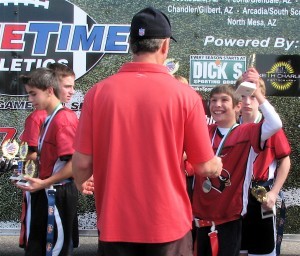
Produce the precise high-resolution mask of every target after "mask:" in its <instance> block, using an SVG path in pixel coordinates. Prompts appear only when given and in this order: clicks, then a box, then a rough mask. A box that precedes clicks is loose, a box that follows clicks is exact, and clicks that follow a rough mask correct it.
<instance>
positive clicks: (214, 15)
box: [0, 0, 300, 234]
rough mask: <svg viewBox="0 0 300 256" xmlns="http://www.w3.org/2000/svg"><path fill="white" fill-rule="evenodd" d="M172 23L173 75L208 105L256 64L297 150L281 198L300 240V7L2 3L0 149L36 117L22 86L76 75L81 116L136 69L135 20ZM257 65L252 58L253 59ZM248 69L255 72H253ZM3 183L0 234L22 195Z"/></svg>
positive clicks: (214, 1)
mask: <svg viewBox="0 0 300 256" xmlns="http://www.w3.org/2000/svg"><path fill="white" fill-rule="evenodd" d="M149 5H151V6H154V7H156V8H159V9H160V10H162V11H163V12H164V13H166V14H167V15H168V17H169V18H170V21H171V24H172V30H173V36H174V37H175V38H176V40H177V43H175V42H172V43H171V49H170V53H169V58H170V59H169V60H168V63H167V65H168V67H170V71H172V72H174V71H176V74H180V75H183V76H185V77H187V78H188V79H189V80H190V84H191V86H193V87H194V89H195V90H197V91H198V92H199V93H200V94H201V95H202V96H203V98H204V99H207V97H208V92H209V91H210V90H211V88H212V87H214V86H215V85H218V84H221V83H233V82H234V81H235V79H237V78H238V77H239V76H240V75H241V73H242V72H243V71H244V70H245V69H246V68H247V66H249V65H250V64H251V65H254V66H255V67H256V68H257V69H258V71H259V72H260V74H261V76H262V78H263V79H264V80H265V82H266V84H267V95H268V96H267V98H268V99H269V100H270V101H271V103H272V104H273V105H274V106H275V108H276V110H277V111H278V112H279V114H280V116H281V118H282V121H283V124H284V129H285V132H286V134H287V136H288V139H289V142H290V144H291V147H292V155H291V159H292V168H291V171H290V175H289V177H288V180H287V182H286V184H285V185H284V194H285V198H286V204H287V219H286V225H285V230H284V233H293V234H300V221H299V214H300V188H299V187H300V178H299V175H298V173H299V169H300V167H299V150H300V146H299V143H298V142H299V137H300V134H299V130H300V123H299V119H300V118H299V109H300V108H299V107H300V106H299V102H300V100H299V87H300V84H299V79H300V74H299V67H300V62H299V54H300V52H299V47H300V45H299V41H300V38H299V16H300V2H299V1H296V0H198V1H197V0H190V1H189V0H160V1H158V0H152V1H147V0H146V1H140V0H133V1H132V0H131V1H128V0H72V1H65V0H49V1H45V0H44V1H37V0H31V1H30V0H27V1H24V0H22V1H21V0H20V1H15V0H13V1H8V0H2V1H0V94H1V95H0V142H1V143H3V141H4V140H5V139H8V138H10V139H12V138H14V139H16V140H18V139H19V136H20V135H21V133H22V131H23V124H24V120H25V118H26V117H27V116H28V114H29V113H30V112H31V111H32V107H31V104H30V103H29V102H28V99H27V97H26V92H25V91H24V87H23V86H22V84H20V83H19V80H18V77H19V75H21V74H25V73H27V72H29V71H30V70H32V69H34V68H36V67H41V66H46V65H47V63H49V62H61V63H65V64H67V65H69V66H70V67H72V68H73V69H74V71H75V73H76V78H77V80H76V94H75V95H74V97H73V99H72V101H71V103H69V104H68V107H70V108H71V109H72V110H73V111H75V112H76V113H77V115H78V116H80V110H81V108H82V104H83V98H84V95H85V93H86V92H87V90H88V89H89V88H91V86H92V85H93V84H94V83H96V82H97V81H99V80H101V79H103V78H105V77H107V76H109V75H112V74H114V73H115V72H117V71H118V69H119V68H120V66H121V65H122V64H123V63H124V62H127V61H130V60H131V57H130V53H129V49H128V43H127V42H128V34H129V24H130V20H131V18H132V16H133V15H134V14H135V13H136V12H138V11H139V10H140V9H142V8H144V7H146V6H149ZM253 56H255V58H254V60H253V58H252V57H253ZM250 62H251V63H250ZM9 176H10V174H4V175H1V176H0V229H1V228H18V227H19V223H18V221H19V216H20V210H21V197H22V194H21V192H20V191H19V190H17V189H16V188H15V187H14V186H12V185H11V183H10V181H9V179H8V178H9ZM79 213H80V228H82V229H84V228H86V229H94V228H95V213H94V202H93V197H92V196H80V205H79Z"/></svg>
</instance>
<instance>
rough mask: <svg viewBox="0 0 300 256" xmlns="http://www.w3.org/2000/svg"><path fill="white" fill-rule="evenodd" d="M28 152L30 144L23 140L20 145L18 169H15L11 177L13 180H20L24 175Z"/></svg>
mask: <svg viewBox="0 0 300 256" xmlns="http://www.w3.org/2000/svg"><path fill="white" fill-rule="evenodd" d="M27 153H28V144H27V142H22V143H21V144H20V147H19V161H18V169H17V171H14V173H13V175H12V176H11V177H10V179H11V180H20V179H22V177H23V166H24V161H25V158H26V156H27Z"/></svg>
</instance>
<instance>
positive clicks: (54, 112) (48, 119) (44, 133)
mask: <svg viewBox="0 0 300 256" xmlns="http://www.w3.org/2000/svg"><path fill="white" fill-rule="evenodd" d="M62 107H63V106H62V104H61V103H59V104H58V106H57V107H56V108H55V109H54V111H53V113H52V114H51V115H50V116H49V117H48V118H47V119H46V120H45V122H44V124H43V130H42V132H41V134H40V136H39V141H38V153H39V154H40V153H41V150H42V146H43V143H44V139H45V136H46V134H47V131H48V128H49V125H50V123H51V121H52V119H53V117H54V116H55V115H56V113H57V112H58V110H60V109H61V108H62Z"/></svg>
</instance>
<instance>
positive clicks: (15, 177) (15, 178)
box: [9, 173, 23, 180]
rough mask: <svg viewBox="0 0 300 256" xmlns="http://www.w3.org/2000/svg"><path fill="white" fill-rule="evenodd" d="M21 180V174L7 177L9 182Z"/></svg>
mask: <svg viewBox="0 0 300 256" xmlns="http://www.w3.org/2000/svg"><path fill="white" fill-rule="evenodd" d="M22 178H23V175H22V174H19V173H14V174H13V175H12V176H10V177H9V179H10V180H21V179H22Z"/></svg>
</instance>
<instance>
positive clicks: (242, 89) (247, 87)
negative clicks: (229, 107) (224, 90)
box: [235, 53, 256, 96]
mask: <svg viewBox="0 0 300 256" xmlns="http://www.w3.org/2000/svg"><path fill="white" fill-rule="evenodd" d="M255 62H256V54H255V53H253V54H251V56H250V57H249V60H248V64H247V68H251V67H254V66H255ZM255 90H256V85H255V84H254V83H251V82H242V83H241V84H240V85H239V86H238V88H237V89H236V91H235V92H236V93H237V94H239V95H243V96H251V95H252V94H253V92H254V91H255Z"/></svg>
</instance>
